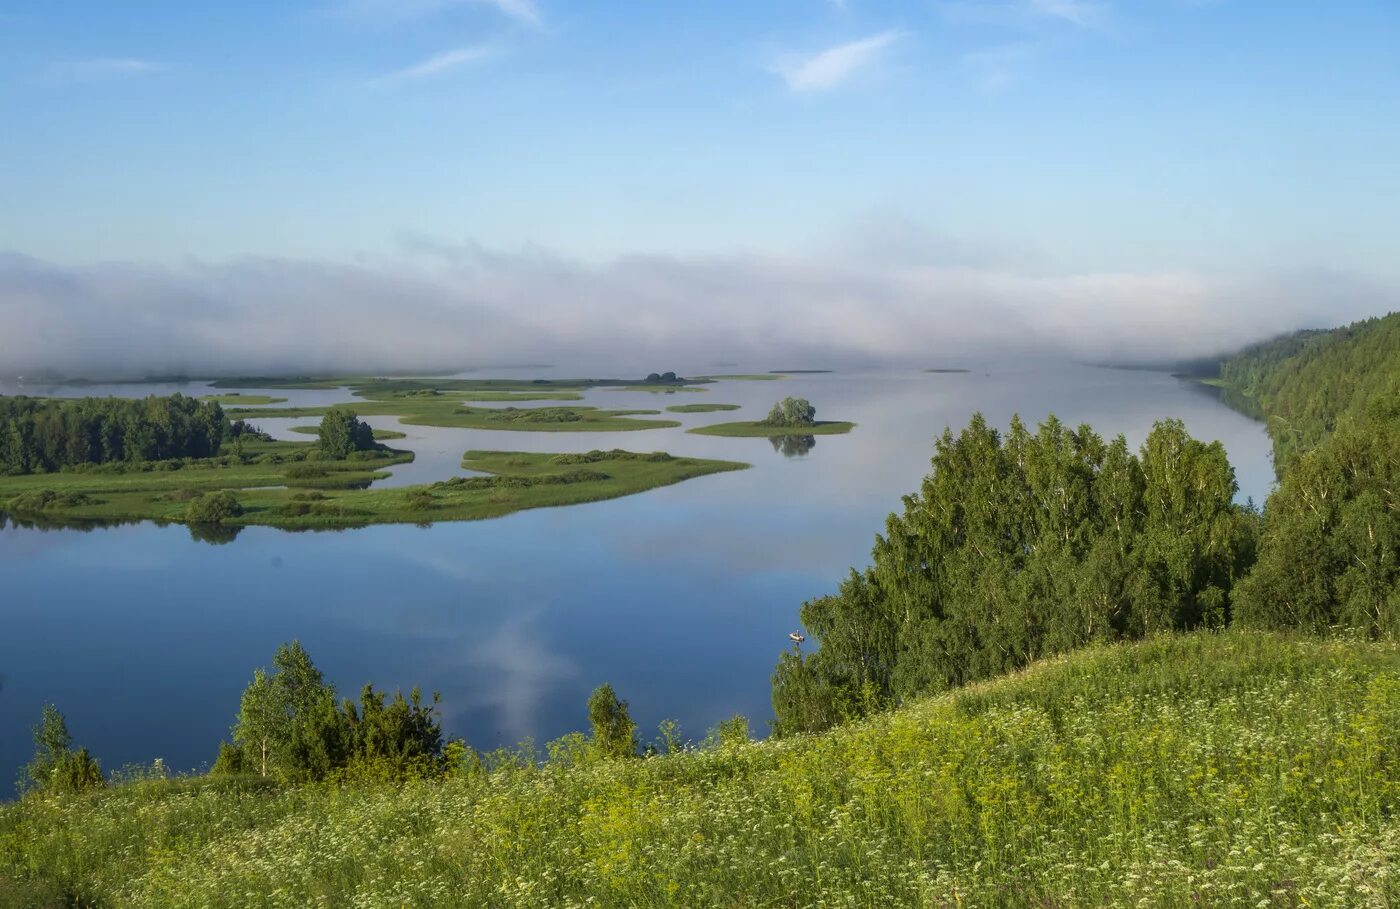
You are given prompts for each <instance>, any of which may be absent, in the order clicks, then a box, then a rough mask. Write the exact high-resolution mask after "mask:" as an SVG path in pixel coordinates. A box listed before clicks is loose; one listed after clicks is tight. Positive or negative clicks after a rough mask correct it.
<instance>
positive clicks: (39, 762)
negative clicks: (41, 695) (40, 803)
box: [24, 704, 106, 794]
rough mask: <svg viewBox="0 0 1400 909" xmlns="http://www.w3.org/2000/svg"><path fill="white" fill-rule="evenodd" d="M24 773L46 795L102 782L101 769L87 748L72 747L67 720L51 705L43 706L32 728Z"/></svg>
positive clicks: (88, 787)
mask: <svg viewBox="0 0 1400 909" xmlns="http://www.w3.org/2000/svg"><path fill="white" fill-rule="evenodd" d="M24 772H25V776H26V777H28V783H29V785H30V786H32V787H33V788H34V789H37V790H39V791H41V792H45V793H49V794H53V793H63V792H81V791H83V790H85V789H95V788H100V787H102V786H104V785H106V782H105V780H103V778H102V768H101V767H100V766H99V765H98V763H97V760H96V759H95V758H93V757H92V755H90V754H88V750H87V749H86V748H79V749H77V750H74V748H73V736H72V735H71V734H69V732H68V722H67V720H65V719H64V716H63V714H62V713H61V712H60V711H59V709H58V708H57V707H55V706H54V705H52V704H45V705H44V709H43V713H42V715H41V718H40V720H39V724H38V725H37V726H35V727H34V758H33V760H31V761H30V762H29V764H28V765H27V766H26V767H25V768H24Z"/></svg>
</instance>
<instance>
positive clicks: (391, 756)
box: [343, 685, 461, 782]
mask: <svg viewBox="0 0 1400 909" xmlns="http://www.w3.org/2000/svg"><path fill="white" fill-rule="evenodd" d="M439 700H441V698H440V696H439V695H438V694H436V693H434V694H433V699H432V703H430V704H424V703H423V698H422V692H421V691H419V690H418V689H417V688H414V689H413V691H412V692H411V693H410V695H409V697H408V699H405V698H404V696H403V693H402V692H398V691H396V692H394V697H393V700H390V701H387V702H386V700H385V696H384V693H383V692H381V691H375V690H374V686H373V685H365V686H364V688H363V689H361V691H360V704H359V707H358V708H357V707H356V706H355V704H353V703H352V702H350V701H346V702H345V704H344V706H343V712H344V716H345V720H346V724H347V726H348V727H349V730H348V731H349V735H348V739H349V756H348V759H347V760H346V762H345V774H344V775H345V777H346V778H348V779H358V780H379V781H383V782H392V781H396V780H398V781H401V780H410V779H414V780H421V779H429V778H431V777H435V776H439V775H441V774H442V773H443V772H444V771H445V770H446V762H445V759H444V754H443V739H442V724H441V722H440V721H439V720H438V718H437V715H436V714H437V705H438V702H439ZM457 760H458V761H460V760H461V757H460V756H459V757H458V759H457Z"/></svg>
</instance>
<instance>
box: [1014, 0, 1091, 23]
mask: <svg viewBox="0 0 1400 909" xmlns="http://www.w3.org/2000/svg"><path fill="white" fill-rule="evenodd" d="M1029 2H1030V6H1031V9H1033V10H1035V11H1036V12H1037V13H1039V14H1040V15H1042V16H1048V17H1049V18H1051V19H1061V20H1063V21H1065V22H1070V23H1073V24H1074V25H1078V26H1081V27H1083V28H1091V27H1094V26H1098V25H1101V24H1102V23H1103V17H1104V16H1105V15H1106V14H1107V12H1108V4H1107V3H1093V2H1089V0H1029Z"/></svg>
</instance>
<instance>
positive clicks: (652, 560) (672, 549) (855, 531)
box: [0, 359, 1273, 779]
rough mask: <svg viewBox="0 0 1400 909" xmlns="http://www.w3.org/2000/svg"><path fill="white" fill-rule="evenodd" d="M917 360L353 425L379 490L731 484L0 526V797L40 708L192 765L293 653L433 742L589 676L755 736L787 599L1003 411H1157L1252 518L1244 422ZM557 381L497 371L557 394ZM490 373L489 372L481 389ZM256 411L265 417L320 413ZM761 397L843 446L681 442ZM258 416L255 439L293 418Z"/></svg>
mask: <svg viewBox="0 0 1400 909" xmlns="http://www.w3.org/2000/svg"><path fill="white" fill-rule="evenodd" d="M671 365H672V364H666V363H662V364H657V365H656V366H654V367H653V368H654V369H661V368H669V367H670V366H671ZM774 365H778V366H782V367H787V368H800V367H806V368H820V367H823V366H826V365H827V364H826V363H823V362H820V361H815V362H814V361H799V362H781V363H777V364H774ZM931 365H940V366H942V365H953V366H964V367H967V368H970V369H972V371H971V372H969V373H960V374H927V373H923V372H921V371H916V370H902V371H896V370H878V371H877V370H871V371H838V372H835V373H831V374H821V375H802V376H795V377H792V378H788V379H782V380H778V381H767V382H737V381H735V382H720V383H716V384H713V385H709V386H706V388H707V390H706V391H704V392H700V393H685V392H680V393H675V394H651V393H647V392H629V391H619V390H614V389H606V388H599V389H592V390H589V391H588V392H586V393H585V399H584V401H583V402H582V403H584V404H590V405H597V406H600V407H609V408H623V407H626V408H634V407H635V408H652V409H663V408H664V407H666V406H668V405H671V404H690V403H702V402H704V403H732V404H739V405H741V407H742V409H741V410H739V411H735V412H732V413H702V414H678V415H674V416H675V417H676V419H678V420H681V421H682V422H683V423H684V426H683V427H681V428H679V429H666V430H646V431H638V432H625V433H532V432H498V431H481V430H464V429H443V428H434V427H420V426H399V425H398V424H397V421H396V419H395V418H393V417H376V418H371V420H370V422H372V423H373V424H374V425H376V426H382V427H385V428H397V429H400V430H402V431H404V432H406V433H407V436H408V437H407V438H406V439H404V440H401V441H396V442H393V443H391V444H393V445H395V446H399V447H407V448H412V449H414V450H415V451H416V452H417V453H418V461H417V462H416V463H415V464H412V465H403V466H400V467H396V468H394V477H393V478H392V479H391V480H390V481H388V482H390V483H399V484H403V483H409V482H428V481H431V480H434V479H441V478H445V477H447V476H451V475H454V474H456V473H460V472H461V470H460V467H459V466H458V464H459V461H460V458H461V454H462V452H463V451H465V450H467V449H471V448H481V449H509V450H525V451H586V450H589V449H592V448H614V447H620V448H626V449H629V450H637V451H652V450H664V451H669V452H671V453H672V454H677V455H693V456H701V457H716V458H727V459H735V460H743V461H747V462H750V463H751V464H753V467H752V469H750V470H745V471H740V472H734V473H725V474H718V475H712V476H707V477H702V478H699V479H696V480H691V481H687V482H685V483H681V484H679V485H676V486H671V487H666V488H662V489H657V490H652V491H650V492H647V493H644V494H641V495H637V496H632V497H628V498H624V499H616V500H612V501H607V502H599V503H593V504H588V505H580V506H571V507H565V508H554V509H542V510H537V511H527V512H521V513H517V514H514V515H511V516H508V517H506V518H501V519H496V520H490V521H479V522H472V523H441V524H436V525H433V526H431V527H415V526H408V525H391V526H376V527H368V528H363V529H355V530H345V531H334V532H303V533H287V532H283V531H278V530H274V529H271V528H260V527H252V528H246V529H244V530H242V531H241V532H240V533H238V534H237V536H236V537H235V538H234V539H232V540H231V541H230V542H227V543H225V544H223V545H211V544H209V543H205V542H199V541H196V540H193V539H192V538H191V536H190V533H189V532H188V530H187V529H185V528H184V527H181V526H168V527H157V526H155V525H153V524H138V525H128V526H122V527H112V528H101V529H95V530H91V531H81V530H48V531H44V530H37V529H25V528H19V527H15V526H13V525H11V526H8V527H7V528H6V529H4V530H0V576H2V577H4V579H5V589H6V597H5V600H4V603H3V607H2V608H3V613H4V617H5V623H6V634H5V635H3V636H0V678H3V679H4V687H3V689H0V779H13V778H14V776H15V773H16V772H17V768H18V767H19V765H20V764H21V763H23V762H24V761H25V760H26V759H27V758H28V756H29V753H30V750H31V749H30V745H29V742H28V735H27V733H28V729H29V727H30V725H32V724H33V723H34V722H35V721H36V719H37V717H38V715H39V708H40V705H41V704H42V703H43V702H44V701H52V702H54V703H56V704H58V705H59V707H60V708H61V709H62V710H63V711H64V712H65V713H66V714H67V716H68V720H69V724H70V728H71V729H72V731H73V733H74V735H75V737H76V739H77V740H78V741H79V742H80V743H81V744H84V745H87V746H88V747H90V748H92V749H93V751H94V752H95V753H96V754H97V755H98V757H99V758H100V759H101V760H102V761H103V764H104V766H105V767H107V768H108V769H112V768H116V767H120V766H121V765H122V764H124V763H128V762H138V761H139V762H149V761H151V760H152V759H154V758H156V757H161V758H163V759H164V760H165V762H166V763H167V764H168V765H170V766H172V767H176V768H185V769H190V768H195V767H198V766H200V765H201V764H203V763H205V762H208V761H210V760H212V758H213V757H214V754H215V752H216V750H217V745H218V742H219V740H220V738H226V737H227V736H228V730H229V727H230V725H231V724H232V722H233V716H234V713H235V712H236V710H237V708H238V698H239V694H240V693H241V691H242V689H243V687H244V686H245V685H246V684H247V682H248V680H249V678H250V677H251V675H252V671H253V669H254V667H256V666H260V665H266V664H267V663H268V661H269V660H270V659H271V656H272V653H273V651H274V650H275V648H276V647H277V645H278V644H279V643H281V642H283V641H288V640H291V639H292V638H298V639H300V640H301V641H302V643H303V644H305V645H306V646H307V648H308V649H309V650H310V652H311V654H312V656H313V657H314V658H315V660H316V661H317V664H318V665H320V666H321V667H322V669H323V670H324V671H325V672H326V674H327V677H328V678H329V679H330V680H331V681H332V682H334V683H335V684H336V685H337V686H338V687H339V688H340V690H341V693H342V694H346V695H349V694H353V693H355V692H356V691H357V690H358V688H359V686H360V685H361V684H362V683H364V682H366V681H373V682H374V683H375V684H376V685H379V686H381V687H384V686H387V687H388V688H390V689H392V688H394V687H398V686H402V687H405V688H407V687H409V686H412V685H414V684H421V685H422V686H423V687H424V689H425V690H427V691H432V690H440V691H441V692H442V694H443V707H444V712H445V719H446V726H447V730H448V732H449V733H450V734H452V735H461V736H464V737H466V739H467V741H468V742H469V743H471V744H472V745H474V746H476V747H481V748H492V747H495V746H497V745H500V744H513V743H515V742H518V741H520V740H521V739H523V738H525V737H534V738H535V739H536V740H537V741H540V742H543V741H544V740H546V739H549V738H552V737H554V736H557V735H560V734H562V733H564V732H568V731H571V730H576V729H582V728H583V727H584V726H585V725H586V721H587V718H586V714H585V709H584V703H585V700H586V698H587V695H588V693H589V691H591V690H592V689H593V688H594V687H595V686H596V685H598V684H600V683H602V682H610V683H611V684H613V685H614V687H616V688H617V690H618V692H619V693H620V695H621V696H622V697H624V698H626V699H628V700H629V701H630V702H631V706H632V710H633V715H634V716H635V718H636V719H637V720H638V722H639V723H640V724H641V726H642V729H643V733H644V736H645V737H649V736H650V735H651V734H652V733H653V731H654V730H655V727H656V724H657V723H658V722H659V721H660V720H661V719H663V718H667V717H671V718H675V719H678V720H679V721H680V722H681V724H682V726H683V727H684V729H685V732H686V734H687V735H688V736H690V737H692V738H697V739H698V738H700V737H701V736H703V735H704V733H705V730H706V729H707V728H708V727H709V726H712V725H713V724H715V723H716V722H718V721H719V720H721V719H724V718H726V717H728V716H731V715H733V714H734V713H743V714H745V715H747V716H748V717H750V719H751V720H752V721H753V722H754V726H755V728H756V729H757V730H762V729H764V728H765V723H766V722H767V720H768V719H769V718H770V715H771V714H770V707H769V700H768V695H769V677H770V673H771V671H772V667H773V664H774V662H775V661H776V658H777V655H778V653H779V652H780V651H781V650H782V649H783V648H784V647H786V646H788V644H787V638H786V635H787V633H788V632H789V631H792V630H794V629H795V628H797V627H798V618H797V616H798V609H799V607H800V605H801V603H802V601H803V600H805V599H807V598H810V597H813V596H818V595H821V594H824V593H827V592H829V591H832V590H834V589H835V586H836V584H837V583H838V582H839V580H840V579H841V578H842V577H843V576H844V575H845V573H846V572H847V571H848V569H849V568H850V567H851V566H864V565H865V564H867V562H868V557H869V551H870V547H871V544H872V543H873V541H874V537H875V534H876V533H877V532H879V531H880V530H881V529H882V528H883V522H884V518H885V516H886V515H887V514H888V513H889V512H890V511H891V510H895V509H898V508H899V507H900V496H902V495H904V494H907V493H910V492H913V491H915V490H916V489H917V488H918V484H919V481H920V479H921V478H922V477H923V476H924V474H925V473H926V472H927V470H928V466H929V458H930V457H931V455H932V446H933V439H934V438H935V436H936V435H937V434H939V433H940V432H941V431H942V430H943V428H944V426H945V425H951V426H953V427H954V428H955V429H956V428H958V427H961V426H963V425H965V424H966V422H967V420H968V418H969V417H970V416H971V415H972V413H973V412H974V411H978V410H980V411H982V412H983V413H984V414H985V415H986V417H987V418H988V419H989V420H990V421H991V422H992V423H993V424H995V425H999V426H1005V425H1006V423H1007V422H1008V421H1009V419H1010V418H1011V415H1012V414H1013V413H1019V414H1021V416H1022V418H1023V419H1024V420H1026V421H1027V422H1028V423H1030V424H1032V425H1033V424H1034V423H1036V422H1038V421H1040V420H1042V419H1043V418H1044V417H1045V416H1046V415H1047V414H1049V413H1051V412H1054V413H1055V414H1057V415H1058V416H1059V417H1060V418H1061V419H1062V420H1064V421H1065V422H1068V423H1071V424H1078V423H1081V422H1087V423H1089V424H1091V425H1092V426H1093V427H1094V428H1095V429H1096V430H1097V431H1098V432H1099V433H1100V434H1102V435H1105V436H1111V435H1116V434H1118V433H1123V434H1124V435H1126V436H1127V438H1128V441H1129V442H1130V444H1132V445H1134V446H1136V445H1138V444H1139V443H1140V442H1141V441H1142V439H1143V438H1144V436H1145V435H1146V434H1147V432H1148V431H1149V430H1150V428H1151V426H1152V424H1153V422H1154V421H1156V420H1158V419H1162V418H1165V417H1179V418H1182V419H1183V420H1185V422H1186V425H1187V427H1188V429H1189V430H1190V431H1191V432H1192V434H1193V435H1195V436H1197V437H1199V438H1203V439H1208V440H1209V439H1220V440H1221V441H1222V442H1223V443H1224V444H1225V446H1226V448H1227V450H1228V452H1229V455H1230V459H1231V462H1232V463H1233V464H1234V465H1235V469H1236V473H1237V476H1238V478H1239V482H1240V487H1241V489H1240V498H1241V499H1242V500H1243V499H1244V498H1245V497H1247V496H1248V497H1253V498H1254V499H1255V501H1256V502H1260V501H1262V500H1263V498H1264V497H1265V495H1267V493H1268V490H1269V488H1270V485H1271V483H1272V477H1273V474H1272V468H1271V465H1270V463H1269V459H1268V451H1269V443H1268V439H1267V438H1266V437H1265V435H1264V433H1263V430H1262V427H1261V426H1260V425H1259V424H1256V423H1254V422H1251V421H1249V420H1248V419H1246V418H1245V417H1243V416H1241V415H1240V414H1238V413H1235V412H1234V411H1231V410H1229V409H1227V408H1225V407H1224V406H1223V405H1221V404H1220V403H1219V402H1218V401H1217V400H1216V399H1215V397H1214V395H1213V394H1212V393H1211V392H1210V391H1209V390H1206V389H1202V388H1200V387H1199V386H1195V385H1192V384H1190V383H1186V382H1182V381H1179V380H1176V379H1173V378H1171V377H1170V376H1168V375H1166V374H1163V373H1155V372H1143V371H1126V370H1110V369H1098V368H1092V367H1083V366H1066V365H1051V364H1045V363H1031V364H1026V365H1020V366H1017V365H1014V364H1008V363H1006V362H998V363H995V364H993V363H988V362H978V361H975V360H972V359H960V360H958V361H950V362H940V363H936V364H931ZM582 368H583V367H580V366H574V365H568V366H558V367H555V368H552V369H549V370H528V371H522V372H520V373H511V374H520V375H525V376H530V377H536V376H540V377H543V376H550V377H557V376H561V375H577V374H579V370H580V369H582ZM677 368H678V369H680V370H686V371H690V372H692V373H693V372H695V371H698V370H689V368H688V367H687V366H685V364H679V365H678V367H677ZM705 371H715V372H746V371H755V369H754V367H753V364H743V365H735V366H732V367H711V368H709V369H708V370H705ZM757 371H762V370H757ZM492 374H504V373H484V374H483V375H492ZM172 387H178V388H179V389H180V390H182V391H183V392H185V393H187V394H200V393H204V390H205V387H204V386H203V384H201V383H190V384H185V385H180V386H161V387H145V386H134V385H126V386H112V387H111V388H101V387H99V388H70V389H66V390H65V393H69V394H85V393H93V392H94V391H96V392H100V393H107V392H108V391H112V392H116V393H120V394H126V395H144V394H147V393H167V392H168V391H170V390H171V389H172ZM243 392H244V393H245V394H250V393H255V392H256V390H254V389H244V390H243ZM270 393H272V394H276V395H277V396H279V397H288V398H290V399H291V401H290V402H289V405H290V404H303V403H307V404H309V403H327V402H328V401H330V400H335V399H342V400H343V399H344V398H345V393H344V392H325V391H299V390H290V391H286V392H282V391H274V392H270ZM784 395H798V396H802V397H807V398H809V399H810V400H811V401H812V403H813V404H814V405H815V406H816V408H817V416H818V418H819V419H849V420H854V421H855V422H856V423H857V424H859V425H858V426H857V427H856V429H855V430H854V431H852V432H851V433H850V434H849V435H838V436H819V437H816V439H815V445H814V446H813V447H811V448H810V450H808V451H807V452H806V453H805V454H800V453H798V452H796V451H792V452H788V453H785V452H783V451H781V450H775V448H774V446H773V445H771V444H770V442H769V441H768V440H767V439H764V438H752V439H743V438H737V439H736V438H722V437H711V436H697V435H688V434H686V433H685V432H684V429H685V428H688V427H692V426H698V425H703V424H706V423H716V422H724V421H728V420H734V419H741V420H742V419H757V418H759V417H761V416H762V415H763V414H764V413H766V411H767V409H768V407H769V406H770V405H771V404H772V403H773V402H774V401H775V400H777V399H778V398H780V397H782V396H784ZM485 406H490V405H485ZM259 422H262V423H264V424H265V425H266V426H267V427H268V428H269V429H274V430H276V432H277V433H278V434H279V435H280V434H283V433H285V431H286V430H287V429H289V428H290V427H291V426H292V425H305V424H307V423H311V422H314V420H307V419H289V420H278V421H274V420H267V421H259ZM289 437H290V436H289ZM788 455H791V456H788ZM808 646H810V644H809V645H808Z"/></svg>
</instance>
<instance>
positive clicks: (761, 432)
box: [687, 420, 856, 439]
mask: <svg viewBox="0 0 1400 909" xmlns="http://www.w3.org/2000/svg"><path fill="white" fill-rule="evenodd" d="M855 425H856V424H854V423H844V422H840V421H837V420H818V421H817V422H816V423H813V424H812V425H811V426H771V425H769V424H767V423H764V422H762V421H761V420H753V421H745V422H738V423H714V424H712V425H710V426H697V427H695V428H694V429H691V430H687V431H688V432H693V433H695V434H696V435H702V436H735V437H743V438H751V437H753V438H757V437H762V438H767V439H771V438H776V437H778V436H831V435H839V434H841V433H847V432H850V431H851V430H852V429H854V428H855Z"/></svg>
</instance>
